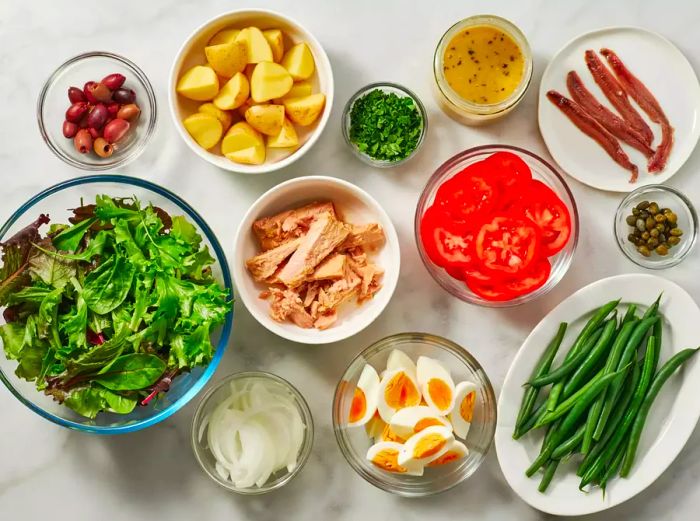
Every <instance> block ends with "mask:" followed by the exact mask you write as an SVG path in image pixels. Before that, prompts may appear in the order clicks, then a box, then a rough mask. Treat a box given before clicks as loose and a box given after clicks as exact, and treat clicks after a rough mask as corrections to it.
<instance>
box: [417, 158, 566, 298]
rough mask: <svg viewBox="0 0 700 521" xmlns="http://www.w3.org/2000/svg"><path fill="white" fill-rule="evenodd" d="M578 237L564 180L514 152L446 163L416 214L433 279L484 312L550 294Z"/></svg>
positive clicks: (420, 242)
mask: <svg viewBox="0 0 700 521" xmlns="http://www.w3.org/2000/svg"><path fill="white" fill-rule="evenodd" d="M578 232H579V220H578V211H577V209H576V202H575V201H574V197H573V195H572V194H571V191H570V190H569V187H568V186H567V184H566V182H565V181H564V179H563V177H562V176H561V174H559V172H557V170H556V169H555V168H554V167H553V166H552V165H550V164H549V163H548V162H547V161H545V160H544V159H542V158H541V157H539V156H537V155H536V154H533V153H532V152H529V151H527V150H524V149H522V148H518V147H513V146H508V145H486V146H480V147H475V148H471V149H469V150H465V151H464V152H461V153H459V154H457V155H455V156H453V157H451V158H450V159H448V160H447V161H445V162H444V163H443V164H442V165H441V166H440V167H439V168H438V169H437V170H436V171H435V173H434V174H433V175H432V177H431V178H430V180H429V181H428V183H427V185H426V186H425V189H424V190H423V193H422V194H421V197H420V200H419V201H418V207H417V208H416V218H415V233H416V243H417V245H418V251H419V252H420V256H421V258H422V259H423V263H424V264H425V266H426V267H427V268H428V271H429V272H430V274H431V275H432V276H433V278H434V279H435V280H436V281H437V282H438V283H439V284H440V285H441V286H442V287H443V288H444V289H446V290H447V291H449V292H450V293H452V294H453V295H454V296H456V297H458V298H460V299H462V300H464V301H465V302H470V303H473V304H479V305H482V306H491V307H506V306H516V305H519V304H523V303H525V302H528V301H530V300H532V299H535V298H537V297H539V296H541V295H544V294H545V293H547V292H548V291H549V290H551V289H552V288H553V287H554V286H556V284H557V283H558V282H559V281H560V280H561V278H562V277H563V276H564V274H565V273H566V271H567V270H568V269H569V265H570V264H571V260H572V257H573V254H574V251H575V249H576V244H577V242H578Z"/></svg>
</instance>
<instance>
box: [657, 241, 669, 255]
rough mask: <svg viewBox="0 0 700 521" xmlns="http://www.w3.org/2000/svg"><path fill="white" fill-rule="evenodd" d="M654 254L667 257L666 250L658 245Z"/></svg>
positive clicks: (661, 245)
mask: <svg viewBox="0 0 700 521" xmlns="http://www.w3.org/2000/svg"><path fill="white" fill-rule="evenodd" d="M654 251H655V252H656V253H658V254H659V255H668V248H667V247H666V246H664V245H663V244H660V245H659V246H657V247H656V249H655V250H654Z"/></svg>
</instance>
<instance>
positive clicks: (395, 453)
mask: <svg viewBox="0 0 700 521" xmlns="http://www.w3.org/2000/svg"><path fill="white" fill-rule="evenodd" d="M402 448H403V445H401V444H400V443H397V442H395V441H380V442H379V443H375V444H374V445H372V446H371V447H370V448H369V450H368V451H367V459H368V460H369V461H371V462H372V464H373V465H375V466H377V467H379V468H380V469H382V470H386V471H387V472H396V473H398V474H408V475H411V476H422V475H423V466H422V465H415V464H414V465H400V464H399V462H398V459H399V454H400V453H401V450H402Z"/></svg>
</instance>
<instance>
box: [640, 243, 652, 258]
mask: <svg viewBox="0 0 700 521" xmlns="http://www.w3.org/2000/svg"><path fill="white" fill-rule="evenodd" d="M637 251H638V252H639V253H641V254H642V255H644V256H645V257H650V256H651V252H650V251H649V248H647V247H646V246H644V245H641V246H637Z"/></svg>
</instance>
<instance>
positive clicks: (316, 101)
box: [282, 93, 326, 127]
mask: <svg viewBox="0 0 700 521" xmlns="http://www.w3.org/2000/svg"><path fill="white" fill-rule="evenodd" d="M282 102H283V103H284V109H285V111H286V112H287V116H288V117H289V119H290V120H292V121H293V122H294V123H296V124H297V125H300V126H302V127H307V126H309V125H311V124H312V123H313V122H314V121H316V119H317V118H318V116H319V115H320V114H321V112H323V107H324V106H325V104H326V96H325V94H320V93H319V94H311V95H310V96H304V97H303V98H288V99H285V100H283V101H282Z"/></svg>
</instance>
